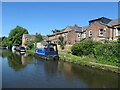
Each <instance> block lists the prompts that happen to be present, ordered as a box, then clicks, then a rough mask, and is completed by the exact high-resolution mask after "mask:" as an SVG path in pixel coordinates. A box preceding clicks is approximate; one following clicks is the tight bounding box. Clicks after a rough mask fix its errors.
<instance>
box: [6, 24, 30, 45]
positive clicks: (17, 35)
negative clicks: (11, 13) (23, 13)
mask: <svg viewBox="0 0 120 90" xmlns="http://www.w3.org/2000/svg"><path fill="white" fill-rule="evenodd" d="M23 34H28V30H27V29H25V28H23V27H20V26H16V28H14V29H13V30H11V31H10V33H9V37H8V40H9V41H10V43H9V45H18V46H19V45H21V44H22V36H23Z"/></svg>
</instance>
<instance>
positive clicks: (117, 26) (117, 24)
mask: <svg viewBox="0 0 120 90" xmlns="http://www.w3.org/2000/svg"><path fill="white" fill-rule="evenodd" d="M52 32H53V34H52V35H48V40H50V41H52V42H54V43H58V41H59V40H58V37H59V36H63V37H64V42H67V44H75V43H76V42H79V41H82V40H85V39H92V40H94V41H100V40H102V39H105V40H117V39H118V37H119V36H120V19H109V18H106V17H100V18H96V19H93V20H90V21H89V25H88V26H83V27H79V26H78V25H74V26H67V27H66V28H64V29H55V30H52Z"/></svg>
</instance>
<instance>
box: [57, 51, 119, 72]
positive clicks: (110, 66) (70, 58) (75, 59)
mask: <svg viewBox="0 0 120 90" xmlns="http://www.w3.org/2000/svg"><path fill="white" fill-rule="evenodd" d="M59 56H60V60H62V61H67V62H72V63H76V64H81V65H86V66H90V67H94V68H97V69H103V70H108V71H113V72H117V73H120V67H119V64H118V63H111V62H101V61H99V60H96V59H95V58H94V57H93V56H92V55H89V56H82V57H79V56H75V55H72V54H70V53H63V52H59Z"/></svg>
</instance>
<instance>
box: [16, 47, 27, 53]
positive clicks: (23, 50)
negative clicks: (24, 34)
mask: <svg viewBox="0 0 120 90" xmlns="http://www.w3.org/2000/svg"><path fill="white" fill-rule="evenodd" d="M16 51H19V52H26V50H25V48H24V47H17V48H16Z"/></svg>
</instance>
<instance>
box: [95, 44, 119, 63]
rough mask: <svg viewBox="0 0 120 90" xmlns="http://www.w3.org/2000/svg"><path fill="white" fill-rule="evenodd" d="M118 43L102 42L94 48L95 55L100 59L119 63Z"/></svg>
mask: <svg viewBox="0 0 120 90" xmlns="http://www.w3.org/2000/svg"><path fill="white" fill-rule="evenodd" d="M117 50H118V44H100V45H97V46H96V47H95V48H94V51H95V53H94V54H95V56H96V58H97V59H98V60H105V61H110V62H114V63H119V62H120V61H119V59H118V58H117V55H118V51H117Z"/></svg>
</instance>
